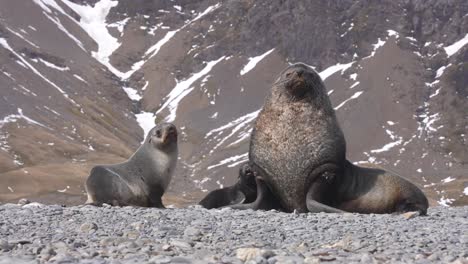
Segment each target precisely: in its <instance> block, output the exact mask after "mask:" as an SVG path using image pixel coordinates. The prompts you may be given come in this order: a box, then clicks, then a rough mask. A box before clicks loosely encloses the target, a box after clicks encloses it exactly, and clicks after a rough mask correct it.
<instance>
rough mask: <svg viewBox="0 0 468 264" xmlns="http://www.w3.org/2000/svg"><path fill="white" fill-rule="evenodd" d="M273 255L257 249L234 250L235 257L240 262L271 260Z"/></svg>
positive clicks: (270, 252)
mask: <svg viewBox="0 0 468 264" xmlns="http://www.w3.org/2000/svg"><path fill="white" fill-rule="evenodd" d="M274 255H275V253H274V252H273V251H271V250H265V249H259V248H239V249H237V250H236V257H237V258H238V259H240V260H242V261H244V262H245V261H249V260H254V259H256V258H265V259H268V258H271V257H273V256H274Z"/></svg>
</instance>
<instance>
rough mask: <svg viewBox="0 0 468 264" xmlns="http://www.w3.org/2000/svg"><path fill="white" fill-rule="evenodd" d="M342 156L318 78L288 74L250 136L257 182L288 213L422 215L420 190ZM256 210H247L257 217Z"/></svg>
mask: <svg viewBox="0 0 468 264" xmlns="http://www.w3.org/2000/svg"><path fill="white" fill-rule="evenodd" d="M345 154H346V143H345V139H344V136H343V132H342V131H341V129H340V126H339V124H338V121H337V119H336V116H335V111H334V109H333V107H332V105H331V102H330V100H329V98H328V95H327V92H326V89H325V86H324V84H323V82H322V80H321V78H320V76H319V75H318V73H317V72H315V71H314V70H313V69H311V68H310V67H308V66H307V65H305V64H301V63H298V64H294V65H291V66H289V67H287V68H286V69H285V70H284V71H283V72H282V73H281V74H280V76H279V78H278V79H277V80H276V82H275V83H274V85H273V87H272V89H271V92H270V94H269V96H268V97H267V98H266V101H265V104H264V106H263V108H262V110H261V111H260V113H259V115H258V117H257V120H256V122H255V125H254V129H253V131H252V135H251V141H250V150H249V159H250V163H251V166H252V169H253V170H254V171H255V172H256V173H257V174H256V175H257V176H256V177H257V178H258V180H257V181H256V182H257V183H259V182H260V183H262V181H263V182H264V183H265V184H266V185H267V187H268V189H269V190H271V192H272V193H273V194H274V196H275V197H276V198H277V199H278V200H279V202H280V204H281V207H282V208H283V209H284V210H285V211H286V212H292V211H297V212H330V213H339V212H344V210H346V211H349V212H362V213H390V212H400V211H401V212H403V211H408V210H414V209H416V210H418V211H420V213H421V214H425V212H426V209H427V198H426V197H425V196H424V194H423V193H422V192H421V190H419V189H418V188H417V187H416V186H415V185H413V184H412V183H410V182H409V181H406V180H404V179H403V178H401V177H399V176H398V175H396V174H392V173H388V172H386V171H383V170H377V169H369V168H360V167H357V166H354V165H353V164H351V163H350V162H348V161H347V160H346V158H345ZM257 198H260V199H262V198H261V197H257ZM377 201H379V202H377ZM258 204H261V203H259V201H256V202H254V203H251V204H244V205H243V207H242V208H251V209H258V208H257V206H258Z"/></svg>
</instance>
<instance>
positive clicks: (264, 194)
mask: <svg viewBox="0 0 468 264" xmlns="http://www.w3.org/2000/svg"><path fill="white" fill-rule="evenodd" d="M257 182H258V183H257ZM255 201H258V204H256V206H255V207H256V208H257V209H263V210H269V209H280V208H279V201H278V200H277V199H276V198H275V197H274V196H273V195H272V194H271V192H270V190H269V189H268V187H267V186H266V184H265V183H264V182H263V181H260V177H256V175H255V172H254V171H252V169H251V168H250V165H249V164H248V163H244V164H242V165H241V166H240V168H239V178H238V181H237V183H236V184H234V185H233V186H230V187H226V188H222V189H218V190H214V191H212V192H210V193H208V195H207V196H205V198H203V199H202V200H201V201H200V202H199V204H200V205H201V206H203V207H204V208H207V209H212V208H220V207H227V206H229V207H232V208H234V209H244V207H247V208H245V209H248V208H250V207H251V206H252V205H251V203H253V202H255ZM244 204H247V205H244Z"/></svg>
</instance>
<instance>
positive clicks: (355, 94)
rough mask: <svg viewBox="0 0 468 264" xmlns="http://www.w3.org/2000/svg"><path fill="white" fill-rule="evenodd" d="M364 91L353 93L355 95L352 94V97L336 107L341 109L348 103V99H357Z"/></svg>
mask: <svg viewBox="0 0 468 264" xmlns="http://www.w3.org/2000/svg"><path fill="white" fill-rule="evenodd" d="M363 92H364V91H359V92H356V93H354V94H353V96H351V97H350V98H348V99H346V100H344V101H343V102H342V103H341V104H339V105H338V106H337V107H335V108H334V109H335V110H338V109H340V108H341V107H342V106H343V105H344V104H346V103H347V102H348V101H350V100H352V99H356V98H358V97H359V96H360V95H361V94H362V93H363Z"/></svg>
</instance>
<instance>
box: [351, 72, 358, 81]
mask: <svg viewBox="0 0 468 264" xmlns="http://www.w3.org/2000/svg"><path fill="white" fill-rule="evenodd" d="M349 78H350V79H351V80H353V81H356V78H357V73H353V74H350V75H349Z"/></svg>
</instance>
